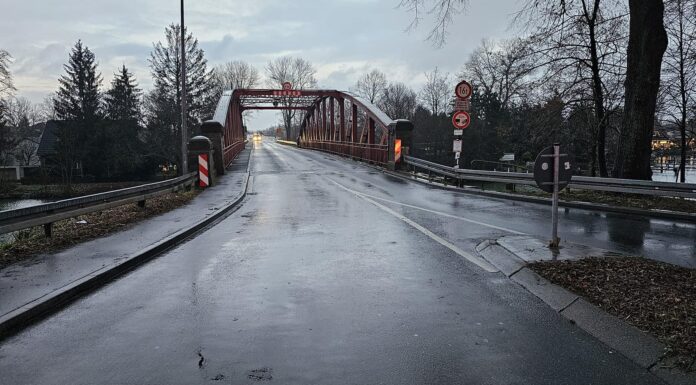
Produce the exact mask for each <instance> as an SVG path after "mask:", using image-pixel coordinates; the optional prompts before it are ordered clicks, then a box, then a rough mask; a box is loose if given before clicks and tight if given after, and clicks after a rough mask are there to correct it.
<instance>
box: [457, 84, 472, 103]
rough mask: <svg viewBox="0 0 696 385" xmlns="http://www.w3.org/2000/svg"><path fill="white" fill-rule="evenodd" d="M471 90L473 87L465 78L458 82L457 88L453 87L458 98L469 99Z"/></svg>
mask: <svg viewBox="0 0 696 385" xmlns="http://www.w3.org/2000/svg"><path fill="white" fill-rule="evenodd" d="M472 92H473V89H472V88H471V84H469V82H467V81H466V80H464V81H461V82H459V84H457V88H455V89H454V93H455V95H457V97H458V98H459V99H469V98H470V97H471V94H472Z"/></svg>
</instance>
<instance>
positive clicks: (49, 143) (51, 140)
mask: <svg viewBox="0 0 696 385" xmlns="http://www.w3.org/2000/svg"><path fill="white" fill-rule="evenodd" d="M66 123H67V122H66V121H62V120H49V121H48V122H46V125H45V127H44V129H43V133H42V134H41V141H40V142H39V147H38V149H37V151H36V154H37V155H38V157H39V161H40V164H41V167H43V168H45V169H47V170H55V169H57V168H58V167H59V166H60V163H59V161H58V144H59V139H58V137H59V131H60V128H61V127H62V125H64V124H66ZM75 171H76V175H80V174H82V172H81V171H82V165H81V164H80V163H79V162H78V163H77V164H75Z"/></svg>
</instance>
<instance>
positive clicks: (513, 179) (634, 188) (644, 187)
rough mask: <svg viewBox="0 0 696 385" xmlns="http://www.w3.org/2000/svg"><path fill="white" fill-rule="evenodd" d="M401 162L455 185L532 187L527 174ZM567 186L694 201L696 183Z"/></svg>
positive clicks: (592, 180)
mask: <svg viewBox="0 0 696 385" xmlns="http://www.w3.org/2000/svg"><path fill="white" fill-rule="evenodd" d="M404 162H405V163H406V164H408V165H410V166H412V167H414V169H415V170H417V169H422V170H427V171H429V172H431V173H435V174H438V175H441V176H446V177H449V178H452V179H455V180H457V181H459V182H461V181H467V180H468V181H477V182H491V183H506V184H515V185H536V182H534V175H533V174H531V173H521V172H502V171H482V170H467V169H455V168H454V167H450V166H444V165H441V164H438V163H433V162H429V161H427V160H423V159H418V158H414V157H411V156H405V157H404ZM568 187H569V188H575V189H580V190H594V191H605V192H616V193H625V194H641V195H649V196H663V197H680V198H692V199H694V198H696V184H694V183H672V182H653V181H644V180H633V179H616V178H597V177H587V176H574V177H573V179H572V180H571V182H570V184H569V185H568Z"/></svg>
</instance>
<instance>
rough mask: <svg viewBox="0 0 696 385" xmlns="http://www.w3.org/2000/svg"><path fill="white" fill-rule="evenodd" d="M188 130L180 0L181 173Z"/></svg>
mask: <svg viewBox="0 0 696 385" xmlns="http://www.w3.org/2000/svg"><path fill="white" fill-rule="evenodd" d="M187 138H188V130H187V128H186V31H185V27H184V0H181V175H184V174H186V173H187V172H188V171H189V170H188V151H187V150H188V149H187Z"/></svg>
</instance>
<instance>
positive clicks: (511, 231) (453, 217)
mask: <svg viewBox="0 0 696 385" xmlns="http://www.w3.org/2000/svg"><path fill="white" fill-rule="evenodd" d="M360 194H362V195H364V196H366V197H370V198H372V199H377V200H380V201H383V202H389V203H393V204H395V205H399V206H404V207H408V208H412V209H416V210H420V211H425V212H428V213H432V214H437V215H440V216H443V217H447V218H452V219H458V220H460V221H463V222H469V223H473V224H475V225H479V226H485V227H490V228H492V229H496V230H500V231H506V232H508V233H512V234H517V235H528V234H527V233H523V232H520V231H517V230H512V229H508V228H506V227H500V226H496V225H491V224H489V223H484V222H479V221H475V220H473V219H468V218H464V217H459V216H456V215H452V214H447V213H443V212H441V211H435V210H430V209H426V208H424V207H418V206H413V205H409V204H408V203H402V202H397V201H393V200H389V199H385V198H380V197H376V196H374V195H369V194H365V193H360Z"/></svg>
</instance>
